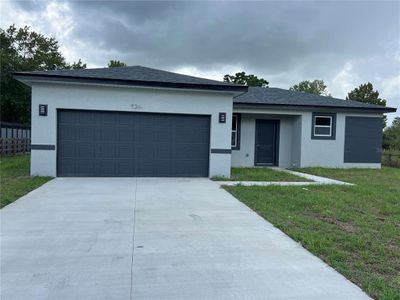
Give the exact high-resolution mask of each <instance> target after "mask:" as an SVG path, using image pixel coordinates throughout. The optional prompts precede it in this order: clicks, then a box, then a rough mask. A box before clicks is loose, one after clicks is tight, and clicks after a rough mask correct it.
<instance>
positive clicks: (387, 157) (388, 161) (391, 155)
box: [382, 151, 400, 168]
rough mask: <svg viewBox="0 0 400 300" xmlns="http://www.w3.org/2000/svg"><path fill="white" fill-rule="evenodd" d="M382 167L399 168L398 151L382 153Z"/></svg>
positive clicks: (399, 157) (399, 154)
mask: <svg viewBox="0 0 400 300" xmlns="http://www.w3.org/2000/svg"><path fill="white" fill-rule="evenodd" d="M382 165H384V166H389V167H395V168H400V152H398V151H383V152H382Z"/></svg>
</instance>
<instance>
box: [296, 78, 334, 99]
mask: <svg viewBox="0 0 400 300" xmlns="http://www.w3.org/2000/svg"><path fill="white" fill-rule="evenodd" d="M289 90H291V91H297V92H304V93H309V94H315V95H321V96H328V97H331V95H330V94H329V92H328V89H327V86H326V84H325V82H324V81H323V80H313V81H310V80H304V81H301V82H299V83H298V84H295V85H294V86H292V87H291V88H289Z"/></svg>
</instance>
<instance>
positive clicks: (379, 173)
mask: <svg viewBox="0 0 400 300" xmlns="http://www.w3.org/2000/svg"><path fill="white" fill-rule="evenodd" d="M300 171H302V172H307V173H310V174H315V175H321V176H326V177H330V178H334V179H338V180H342V181H346V182H351V183H355V184H356V185H355V186H307V187H295V186H293V187H280V186H269V187H244V186H236V187H225V188H226V189H227V190H228V191H229V192H231V193H232V194H233V195H234V196H235V197H237V198H238V199H240V200H241V201H242V202H243V203H245V204H246V205H248V206H249V207H250V208H252V209H253V210H255V211H256V212H257V213H259V214H260V215H261V216H263V217H264V218H265V219H267V220H268V221H270V222H271V223H273V224H274V225H275V226H276V227H278V228H280V229H281V230H282V231H284V232H285V233H287V234H288V235H289V236H290V237H292V238H293V239H294V240H296V241H298V242H300V243H301V244H302V245H303V246H304V247H305V248H307V249H308V250H309V251H311V252H312V253H314V254H315V255H317V256H319V257H320V258H321V259H323V260H324V261H325V262H327V263H328V264H329V265H331V266H332V267H333V268H335V269H336V270H337V271H339V272H340V273H342V274H343V275H344V276H346V277H347V278H348V279H350V280H351V281H353V282H355V283H356V284H358V285H359V286H360V287H361V288H362V289H363V290H364V291H366V292H367V293H368V294H369V295H370V296H372V297H374V298H376V299H400V169H394V168H383V169H382V170H366V169H348V170H343V169H322V168H306V169H301V170H300Z"/></svg>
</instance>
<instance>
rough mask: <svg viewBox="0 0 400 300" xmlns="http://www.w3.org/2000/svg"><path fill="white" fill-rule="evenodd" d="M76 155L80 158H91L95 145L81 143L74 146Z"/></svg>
mask: <svg viewBox="0 0 400 300" xmlns="http://www.w3.org/2000/svg"><path fill="white" fill-rule="evenodd" d="M76 155H77V156H78V157H80V158H85V159H91V158H93V157H94V155H95V147H94V145H92V144H89V143H82V144H79V145H77V146H76Z"/></svg>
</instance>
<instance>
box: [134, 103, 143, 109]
mask: <svg viewBox="0 0 400 300" xmlns="http://www.w3.org/2000/svg"><path fill="white" fill-rule="evenodd" d="M131 108H132V109H142V108H143V107H142V106H140V105H139V104H135V103H132V104H131Z"/></svg>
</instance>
